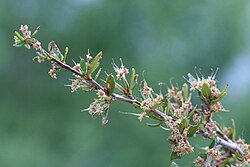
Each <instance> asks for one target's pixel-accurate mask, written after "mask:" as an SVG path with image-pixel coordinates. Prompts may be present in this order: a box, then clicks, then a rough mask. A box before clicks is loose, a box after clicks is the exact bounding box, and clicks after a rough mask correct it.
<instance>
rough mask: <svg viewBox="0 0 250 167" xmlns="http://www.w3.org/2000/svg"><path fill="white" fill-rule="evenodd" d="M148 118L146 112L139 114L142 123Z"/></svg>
mask: <svg viewBox="0 0 250 167" xmlns="http://www.w3.org/2000/svg"><path fill="white" fill-rule="evenodd" d="M146 116H147V113H146V112H142V113H140V114H139V117H138V119H139V120H140V122H141V121H142V120H143V119H145V118H146Z"/></svg>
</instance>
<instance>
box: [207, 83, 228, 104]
mask: <svg viewBox="0 0 250 167" xmlns="http://www.w3.org/2000/svg"><path fill="white" fill-rule="evenodd" d="M227 87H228V84H227V85H226V86H225V87H224V89H223V91H222V92H221V94H220V95H219V96H218V97H217V98H216V99H215V100H213V101H212V102H211V106H213V105H214V104H215V103H217V102H219V101H221V100H222V99H223V98H224V97H225V96H226V95H227Z"/></svg>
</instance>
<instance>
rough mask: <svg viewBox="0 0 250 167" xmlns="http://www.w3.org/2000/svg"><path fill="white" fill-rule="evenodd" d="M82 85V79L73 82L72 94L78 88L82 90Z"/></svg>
mask: <svg viewBox="0 0 250 167" xmlns="http://www.w3.org/2000/svg"><path fill="white" fill-rule="evenodd" d="M80 84H81V79H80V78H77V79H75V80H72V84H71V90H72V91H71V92H75V91H77V89H78V88H80Z"/></svg>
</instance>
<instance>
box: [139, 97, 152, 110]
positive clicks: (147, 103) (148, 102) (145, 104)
mask: <svg viewBox="0 0 250 167" xmlns="http://www.w3.org/2000/svg"><path fill="white" fill-rule="evenodd" d="M151 106H152V99H151V98H147V99H146V100H143V101H142V102H141V108H142V109H143V110H150V107H151Z"/></svg>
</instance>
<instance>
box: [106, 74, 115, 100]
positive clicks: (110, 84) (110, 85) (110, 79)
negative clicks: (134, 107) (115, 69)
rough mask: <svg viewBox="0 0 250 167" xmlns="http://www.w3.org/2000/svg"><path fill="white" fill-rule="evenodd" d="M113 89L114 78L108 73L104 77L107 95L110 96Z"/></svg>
mask: <svg viewBox="0 0 250 167" xmlns="http://www.w3.org/2000/svg"><path fill="white" fill-rule="evenodd" d="M114 90H115V79H114V76H113V75H112V74H109V76H108V77H107V79H106V91H107V95H108V96H111V95H112V94H113V93H114Z"/></svg>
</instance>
